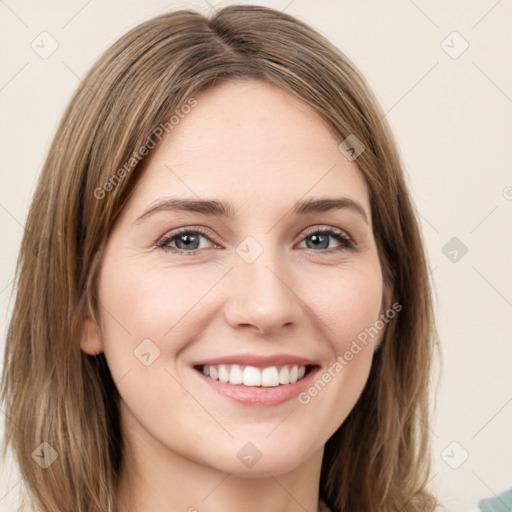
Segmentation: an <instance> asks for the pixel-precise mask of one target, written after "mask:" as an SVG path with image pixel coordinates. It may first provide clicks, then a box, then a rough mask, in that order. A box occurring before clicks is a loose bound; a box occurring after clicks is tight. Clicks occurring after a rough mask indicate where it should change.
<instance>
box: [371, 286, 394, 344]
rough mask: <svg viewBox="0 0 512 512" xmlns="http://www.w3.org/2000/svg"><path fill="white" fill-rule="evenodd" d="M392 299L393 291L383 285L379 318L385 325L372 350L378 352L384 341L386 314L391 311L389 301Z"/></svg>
mask: <svg viewBox="0 0 512 512" xmlns="http://www.w3.org/2000/svg"><path fill="white" fill-rule="evenodd" d="M392 298H393V290H392V289H391V287H390V286H388V285H387V284H384V287H383V290H382V302H381V309H380V315H379V318H383V319H384V320H383V321H384V322H385V324H384V328H383V329H382V330H381V331H380V332H379V335H378V336H377V338H376V339H375V340H374V349H375V350H378V349H379V348H380V345H381V343H382V340H383V339H384V335H385V334H386V325H387V322H388V321H389V320H388V319H387V315H386V312H387V311H389V310H390V309H391V300H392Z"/></svg>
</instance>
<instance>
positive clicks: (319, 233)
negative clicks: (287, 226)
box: [304, 228, 354, 251]
mask: <svg viewBox="0 0 512 512" xmlns="http://www.w3.org/2000/svg"><path fill="white" fill-rule="evenodd" d="M330 239H335V240H336V242H337V243H338V245H337V246H335V247H331V248H329V243H330ZM304 242H306V247H307V248H308V249H312V250H314V251H317V250H318V249H324V250H325V249H332V250H334V251H339V250H343V249H352V248H353V247H354V244H353V242H352V241H351V239H350V237H349V236H348V235H347V234H346V233H345V232H344V231H341V230H338V229H334V228H328V229H321V230H319V229H317V230H316V231H313V232H310V233H309V234H307V235H306V237H305V238H304Z"/></svg>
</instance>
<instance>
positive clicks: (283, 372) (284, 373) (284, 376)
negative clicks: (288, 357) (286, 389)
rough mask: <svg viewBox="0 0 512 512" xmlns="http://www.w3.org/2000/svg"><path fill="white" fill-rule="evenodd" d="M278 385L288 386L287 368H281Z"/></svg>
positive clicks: (288, 375)
mask: <svg viewBox="0 0 512 512" xmlns="http://www.w3.org/2000/svg"><path fill="white" fill-rule="evenodd" d="M279 384H290V371H289V370H288V366H283V367H282V368H281V371H280V372H279Z"/></svg>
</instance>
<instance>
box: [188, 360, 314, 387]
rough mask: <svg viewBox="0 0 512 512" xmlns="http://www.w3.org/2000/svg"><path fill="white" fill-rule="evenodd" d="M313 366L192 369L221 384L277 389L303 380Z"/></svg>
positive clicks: (200, 366) (232, 365)
mask: <svg viewBox="0 0 512 512" xmlns="http://www.w3.org/2000/svg"><path fill="white" fill-rule="evenodd" d="M314 368H316V366H315V365H299V364H288V365H278V366H268V367H265V368H257V367H256V366H244V365H239V364H212V365H197V366H194V369H195V370H197V371H198V372H200V373H202V374H203V375H205V376H206V377H209V378H210V379H213V380H216V381H218V382H221V383H226V384H232V385H235V386H246V387H279V386H286V385H288V384H294V383H295V382H297V381H299V380H301V379H303V378H304V377H305V376H306V375H308V374H309V373H310V372H311V371H312V370H313V369H314Z"/></svg>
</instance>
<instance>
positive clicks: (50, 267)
mask: <svg viewBox="0 0 512 512" xmlns="http://www.w3.org/2000/svg"><path fill="white" fill-rule="evenodd" d="M247 80H264V81H267V82H270V83H272V84H275V85H277V86H279V87H281V88H282V89H283V90H285V91H287V92H289V93H291V94H293V95H295V96H296V97H298V98H299V99H301V100H302V101H304V102H305V103H306V104H308V105H309V106H310V107H311V108H313V109H314V110H315V111H316V112H318V114H319V115H320V116H321V117H322V118H323V119H324V120H325V122H326V123H327V124H328V126H329V127H330V129H332V131H333V133H335V134H336V136H337V137H338V139H339V141H340V143H341V142H342V141H344V140H345V139H346V138H347V137H348V136H350V135H355V136H356V137H357V139H358V140H359V141H360V142H361V143H362V144H363V145H364V151H363V152H362V153H361V154H360V155H359V156H358V158H357V161H356V163H357V165H358V167H359V169H360V171H361V173H362V175H363V176H364V178H365V180H366V183H367V185H368V190H369V193H370V201H371V213H372V220H373V229H374V236H375V240H376V243H377V247H378V251H379V257H380V261H381V265H382V268H383V277H384V281H385V283H386V285H387V286H389V287H390V289H391V290H392V299H393V300H392V302H398V303H399V304H400V305H401V306H402V309H401V311H400V313H399V314H398V315H396V317H395V318H394V319H393V320H391V321H390V322H389V323H388V324H387V326H386V331H385V335H384V338H383V340H382V343H381V345H380V348H379V349H378V351H377V352H376V353H375V356H374V360H373V365H372V368H371V372H370V375H369V379H368V382H367V385H366V387H365V388H364V391H363V393H362V395H361V397H360V399H359V400H358V402H357V403H356V405H355V407H354V408H353V410H352V411H351V413H350V415H349V416H348V417H347V419H346V420H345V421H344V422H343V424H342V425H341V426H340V427H339V429H338V430H337V431H336V432H335V433H334V434H333V436H332V437H331V438H330V439H329V440H328V442H327V443H326V446H325V453H324V458H323V463H322V470H321V479H320V495H321V497H322V498H323V499H324V500H325V502H326V503H327V505H328V506H330V507H331V509H332V510H333V511H337V512H340V511H342V510H344V511H348V510H354V511H361V510H366V511H369V512H370V511H377V510H378V511H380V512H391V511H394V512H396V511H397V510H400V511H403V512H416V511H422V512H424V511H427V510H433V509H434V507H435V505H436V500H435V499H434V498H433V497H432V496H431V494H429V492H428V491H427V490H426V484H427V480H428V475H429V461H430V458H429V427H428V425H429V407H428V393H429V387H428V381H429V374H430V366H431V361H432V356H433V353H434V349H435V347H436V346H437V336H436V330H435V326H434V321H433V313H432V295H431V285H430V282H429V278H428V271H427V265H426V259H425V253H424V248H423V243H422V239H421V233H420V230H419V222H418V219H417V217H416V214H415V211H414V208H413V206H412V203H411V199H410V195H409V192H408V189H407V184H406V180H405V177H404V173H403V169H402V165H401V162H400V158H399V155H398V152H397V149H396V144H395V142H394V139H393V136H392V134H391V131H390V129H389V126H388V124H387V121H386V119H385V116H384V113H383V111H382V110H381V108H380V106H379V105H378V103H377V101H376V99H375V97H374V96H373V94H372V92H371V90H370V88H369V86H368V84H367V82H366V81H365V79H364V78H363V77H362V76H361V74H360V73H359V71H358V70H357V69H356V68H355V66H354V65H353V64H352V63H351V62H350V61H349V59H348V58H347V57H346V56H345V55H344V54H343V53H342V52H341V51H340V50H339V49H337V48H336V47H335V46H333V45H332V44H331V43H330V42H329V41H328V40H326V39H325V38H324V37H323V36H321V35H320V34H319V33H317V32H316V31H315V30H313V29H312V28H311V27H309V26H308V25H306V24H305V23H303V22H302V21H300V20H298V19H296V18H295V17H293V16H290V15H287V14H284V13H282V12H279V11H277V10H274V9H270V8H266V7H260V6H251V5H244V6H241V5H231V6H228V7H225V8H223V9H221V10H219V11H218V12H216V13H215V14H214V15H212V16H211V17H205V16H204V15H202V14H200V13H198V12H194V11H191V10H179V11H174V12H170V13H166V14H163V15H160V16H158V17H155V18H153V19H150V20H148V21H146V22H144V23H142V24H140V25H138V26H137V27H135V28H134V29H132V30H131V31H129V32H128V33H127V34H125V35H124V36H123V37H121V38H120V39H119V40H118V41H117V42H116V43H115V44H114V45H113V46H111V47H110V48H109V49H108V50H106V51H105V53H104V54H103V55H102V56H101V58H100V59H99V60H98V61H97V62H96V63H95V64H94V65H93V67H92V68H91V70H90V71H89V72H88V73H87V75H86V77H85V78H84V79H83V81H82V82H81V84H80V86H79V87H78V89H77V91H76V92H75V94H74V96H73V97H72V99H71V101H70V103H69V106H68V107H67V110H66V111H65V113H64V115H63V118H62V120H61V122H60V125H59V127H58V129H57V132H56V134H55V137H54V140H53V143H52V145H51V147H50V150H49V153H48V155H47V158H46V161H45V163H44V166H43V169H42V172H41V175H40V178H39V181H38V184H37V189H36V191H35V194H34V197H33V201H32V204H31V208H30V211H29V214H28V219H27V223H26V230H25V235H24V238H23V241H22V244H21V249H20V254H19V258H18V263H17V270H16V284H17V286H16V297H15V302H14V307H13V313H12V317H11V321H10V325H9V330H8V335H7V343H6V348H5V362H4V365H5V367H4V372H3V376H2V394H1V399H2V401H3V403H4V404H5V411H6V415H7V416H6V417H7V421H6V425H5V427H6V428H5V445H4V456H5V453H6V452H7V449H9V447H10V448H11V449H12V450H13V452H14V454H15V456H16V459H17V462H18V465H19V468H20V470H21V473H22V477H23V479H24V482H25V484H26V488H27V490H28V492H29V499H30V502H31V503H32V504H33V507H34V509H35V510H38V511H41V512H92V511H96V512H97V511H98V510H101V511H103V512H115V511H116V487H117V484H118V477H119V474H120V469H121V465H122V462H123V456H122V455H123V441H122V438H121V433H120V428H119V411H118V399H119V396H118V394H117V391H116V387H115V384H114V382H113V381H112V377H111V375H110V372H109V370H108V367H107V365H106V362H105V358H104V356H103V355H98V356H88V355H86V354H85V353H83V352H82V351H81V350H80V345H79V343H80V336H81V329H82V325H83V322H84V319H85V318H87V317H88V316H89V317H93V318H97V317H98V302H97V297H96V278H97V275H98V266H99V262H100V259H101V255H102V251H103V248H104V246H105V242H106V240H107V238H108V236H109V233H110V230H111V228H112V226H113V224H114V222H115V221H116V218H117V217H118V216H119V213H120V211H121V210H122V208H123V205H124V204H125V203H126V201H127V200H128V198H129V196H130V193H131V192H132V191H133V189H134V185H135V184H136V183H137V181H138V180H139V179H140V176H141V172H140V170H141V166H142V164H143V162H144V157H143V156H142V155H141V154H140V152H139V150H140V148H147V147H148V146H149V147H151V143H150V141H151V142H152V144H153V145H155V144H157V143H158V140H159V137H158V136H156V137H155V134H158V133H161V129H160V132H159V131H158V130H159V128H161V127H164V128H165V131H168V132H169V133H170V132H171V129H172V122H170V121H169V120H170V119H171V117H170V116H172V115H177V113H179V112H181V111H182V109H184V108H185V106H186V105H190V104H191V102H192V101H193V100H192V99H193V98H195V97H196V96H197V95H198V94H199V93H200V92H202V91H205V90H207V89H208V88H211V87H214V86H215V85H216V84H220V83H223V82H238V81H247ZM41 443H48V445H49V446H48V445H41ZM50 447H51V449H50ZM35 450H39V451H40V453H38V452H37V451H36V452H35V455H34V451H35ZM45 450H46V451H45ZM52 450H54V451H52ZM37 455H39V457H42V460H46V459H48V458H49V459H48V460H47V462H48V463H49V462H52V463H51V464H45V465H47V466H48V467H46V468H44V467H42V465H41V464H37V463H36V462H35V461H36V460H37ZM55 456H57V458H56V460H53V459H55ZM45 457H46V459H45ZM50 459H51V460H50Z"/></svg>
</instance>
